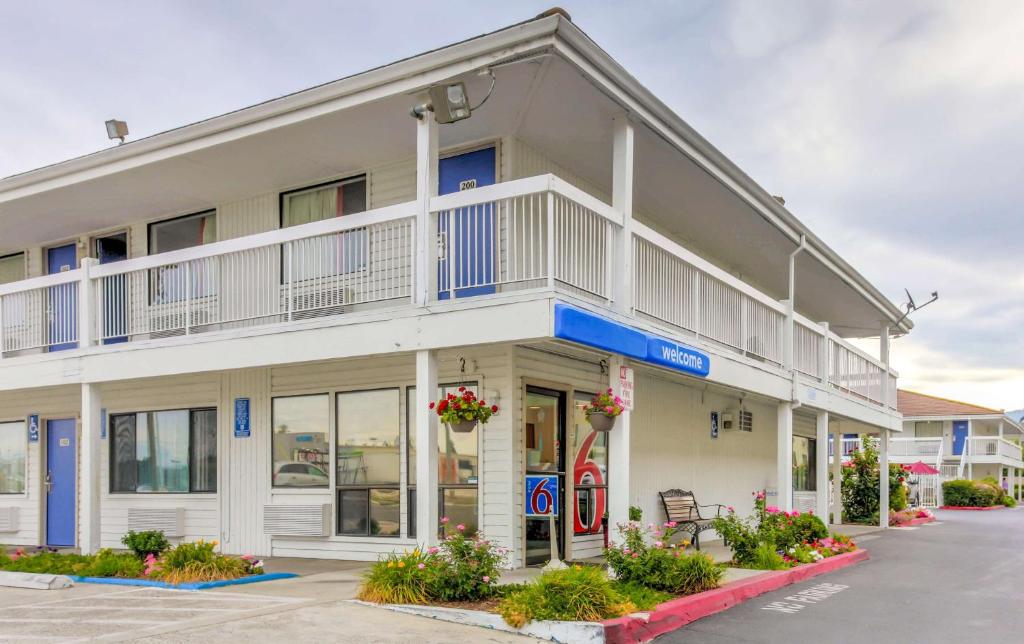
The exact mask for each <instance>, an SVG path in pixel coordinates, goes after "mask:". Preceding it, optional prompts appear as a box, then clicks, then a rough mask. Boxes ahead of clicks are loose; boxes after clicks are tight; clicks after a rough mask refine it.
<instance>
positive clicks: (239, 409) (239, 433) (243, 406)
mask: <svg viewBox="0 0 1024 644" xmlns="http://www.w3.org/2000/svg"><path fill="white" fill-rule="evenodd" d="M251 434H252V429H251V427H250V419H249V399H248V398H235V438H249V436H250V435H251Z"/></svg>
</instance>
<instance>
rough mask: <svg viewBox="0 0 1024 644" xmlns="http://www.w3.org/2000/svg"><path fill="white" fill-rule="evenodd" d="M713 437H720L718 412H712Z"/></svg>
mask: <svg viewBox="0 0 1024 644" xmlns="http://www.w3.org/2000/svg"><path fill="white" fill-rule="evenodd" d="M711 438H718V412H717V411H713V412H711Z"/></svg>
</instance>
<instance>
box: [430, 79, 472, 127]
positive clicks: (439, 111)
mask: <svg viewBox="0 0 1024 644" xmlns="http://www.w3.org/2000/svg"><path fill="white" fill-rule="evenodd" d="M430 105H431V107H432V108H433V109H434V118H435V119H437V122H438V123H454V122H455V121H461V120H463V119H468V118H469V115H470V113H471V111H472V110H470V108H469V95H468V94H467V93H466V85H465V83H463V82H461V81H459V82H457V83H449V84H447V85H435V86H433V87H431V88H430Z"/></svg>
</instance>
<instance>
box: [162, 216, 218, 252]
mask: <svg viewBox="0 0 1024 644" xmlns="http://www.w3.org/2000/svg"><path fill="white" fill-rule="evenodd" d="M214 241H217V211H216V210H208V211H206V212H200V213H196V214H194V215H185V216H184V217H176V218H175V219H168V220H166V221H158V222H156V223H155V224H150V225H149V254H150V255H156V254H157V253H167V252H170V251H172V250H181V249H183V248H192V247H193V246H202V245H203V244H209V243H210V242H214Z"/></svg>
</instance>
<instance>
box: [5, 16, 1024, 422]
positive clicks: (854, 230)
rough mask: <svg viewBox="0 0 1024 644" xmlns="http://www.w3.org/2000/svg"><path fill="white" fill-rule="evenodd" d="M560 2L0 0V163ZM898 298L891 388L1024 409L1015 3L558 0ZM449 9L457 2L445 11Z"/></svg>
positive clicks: (30, 163) (91, 144) (14, 163)
mask: <svg viewBox="0 0 1024 644" xmlns="http://www.w3.org/2000/svg"><path fill="white" fill-rule="evenodd" d="M551 4H553V0H548V1H547V2H507V1H504V2H493V3H489V2H484V1H481V0H477V1H476V2H473V3H462V2H455V3H442V2H415V3H413V2H407V3H400V2H382V1H375V2H352V3H343V2H302V1H299V0H288V1H287V2H280V1H274V2H248V1H247V2H234V3H231V2H218V3H214V2H200V1H196V2H183V1H176V2H155V1H152V0H150V1H147V2H124V3H115V2H99V1H96V2H90V3H82V2H47V3H28V2H18V3H16V2H4V3H0V60H3V61H4V64H3V65H0V176H6V175H10V174H14V173H17V172H22V171H25V170H30V169H32V168H35V167H38V166H41V165H45V164H48V163H53V162H56V161H60V160H62V159H65V158H68V157H72V156H76V155H79V154H83V153H86V152H91V151H94V150H96V149H98V148H102V147H105V146H107V144H108V143H107V139H106V135H105V132H104V129H103V121H104V120H106V119H108V118H113V117H117V118H121V119H125V120H127V121H128V123H129V126H130V128H131V135H132V136H131V138H139V137H141V136H145V135H148V134H152V133H155V132H159V131H162V130H165V129H168V128H171V127H175V126H178V125H182V124H185V123H189V122H192V121H196V120H199V119H203V118H207V117H210V116H214V115H217V114H221V113H224V112H226V111H229V110H234V109H238V108H241V107H245V106H247V105H251V104H253V103H256V102H259V101H263V100H266V99H268V98H273V97H276V96H279V95H281V94H284V93H288V92H293V91H296V90H300V89H303V88H306V87H309V86H311V85H315V84H318V83H323V82H325V81H329V80H333V79H335V78H339V77H342V76H346V75H348V74H352V73H355V72H358V71H361V70H364V69H367V68H370V67H373V66H376V65H381V64H384V63H387V62H390V61H393V60H395V59H397V58H400V57H404V56H408V55H411V54H415V53H418V52H421V51H424V50H427V49H431V48H435V47H438V46H442V45H445V44H448V43H451V42H454V41H456V40H461V39H464V38H466V37H469V36H473V35H477V34H479V33H482V32H485V31H491V30H494V29H496V28H498V27H501V26H505V25H508V24H511V23H514V22H519V21H521V20H523V19H526V18H529V17H532V16H534V15H536V14H537V13H539V12H540V11H541V10H543V9H545V8H547V7H549V6H551ZM562 5H563V6H565V7H566V8H567V9H568V10H569V12H570V13H571V14H572V16H573V20H574V21H575V23H576V24H577V25H579V26H580V27H581V28H582V29H583V30H584V31H586V32H587V33H588V34H589V35H590V36H591V37H592V38H593V39H594V40H596V41H597V42H598V44H600V45H601V46H602V47H604V48H605V49H606V50H607V51H608V52H609V53H610V54H611V55H612V56H614V57H615V58H616V59H618V60H619V61H620V62H621V63H622V64H623V65H625V67H626V68H627V69H629V70H630V71H631V72H632V73H633V75H635V76H636V77H637V78H638V79H639V80H640V81H641V82H642V83H644V84H645V85H646V86H647V87H648V88H650V89H651V90H653V91H654V93H656V94H657V95H659V96H660V97H661V98H662V99H663V100H665V102H666V103H668V104H669V105H670V106H672V107H673V108H674V109H675V110H676V111H677V112H678V113H679V114H680V115H681V116H682V117H683V118H684V119H685V120H686V121H688V122H689V123H690V124H691V125H692V126H694V127H695V128H696V129H697V130H699V131H700V132H702V133H703V134H704V135H705V136H706V137H707V138H709V139H710V140H711V141H712V142H713V143H714V144H715V145H716V146H718V147H719V148H720V149H721V150H722V151H723V152H725V153H726V154H727V155H729V156H730V157H731V158H732V159H734V160H735V161H736V162H737V163H738V164H739V165H740V166H741V167H742V168H744V169H745V170H746V171H747V173H748V174H750V175H751V176H752V177H754V179H756V180H757V181H758V182H760V183H761V185H763V186H764V187H765V188H766V189H768V190H769V191H770V192H772V193H773V194H782V195H784V196H785V197H786V203H787V206H789V207H790V209H791V210H792V211H793V212H794V213H795V214H796V215H797V216H798V217H800V218H801V219H802V220H803V221H804V222H806V223H807V224H808V225H809V226H810V227H811V228H812V229H814V230H815V231H816V232H817V233H819V234H820V235H821V237H822V238H824V239H825V240H826V241H827V242H828V243H829V244H830V245H832V246H833V247H834V248H835V249H836V250H837V251H839V252H840V253H841V254H842V255H843V256H844V257H845V258H847V259H848V260H849V261H850V262H851V263H852V264H853V265H854V266H855V267H857V268H858V269H859V270H860V271H861V272H862V273H864V274H865V275H866V276H867V277H868V278H869V279H871V280H872V281H873V282H874V283H875V284H877V285H878V286H879V287H880V288H881V289H882V291H883V292H884V293H886V294H887V295H888V296H889V297H890V298H891V299H892V300H893V301H894V302H896V303H898V304H899V303H902V302H903V301H904V300H905V296H904V295H903V289H904V288H909V289H910V290H911V292H912V293H913V294H914V296H915V298H916V299H918V300H919V301H922V300H925V299H927V295H928V293H929V292H930V291H932V290H938V291H939V293H940V296H941V297H940V300H939V301H938V302H937V303H936V304H934V305H932V306H931V307H929V308H927V309H925V310H923V311H921V312H920V313H919V314H917V315H915V316H913V319H914V321H915V322H916V324H917V328H916V329H915V330H914V331H913V332H912V333H911V334H910V335H909V336H907V337H905V338H901V339H899V340H897V341H896V342H895V343H894V349H893V360H894V364H895V365H896V367H897V368H898V369H899V370H900V372H901V376H902V377H901V386H903V387H906V388H913V389H917V390H919V391H924V392H926V393H933V394H937V395H942V396H948V397H952V398H958V399H962V400H968V401H971V402H976V403H980V404H987V405H991V406H995V407H1005V408H1007V409H1012V408H1016V407H1021V406H1024V368H1022V365H1024V335H1022V334H1021V332H1020V330H1021V320H1022V318H1024V272H1022V270H1021V268H1020V260H1019V259H1018V249H1019V248H1020V242H1021V241H1022V240H1024V213H1022V212H1021V204H1022V203H1024V199H1022V197H1024V163H1022V161H1021V160H1022V159H1024V2H1017V1H1006V2H997V1H991V0H989V1H986V2H970V1H967V0H963V1H960V2H937V1H927V2H910V1H901V2H892V1H891V0H883V1H875V2H865V1H858V2H831V3H830V2H825V1H823V0H809V1H806V2H796V1H789V2H781V1H772V2H763V1H761V0H749V1H747V2H721V1H691V2H682V1H676V2H654V3H646V4H644V3H628V4H627V3H624V2H593V1H587V2H582V1H578V0H565V1H564V2H562ZM449 7H450V9H449Z"/></svg>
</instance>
